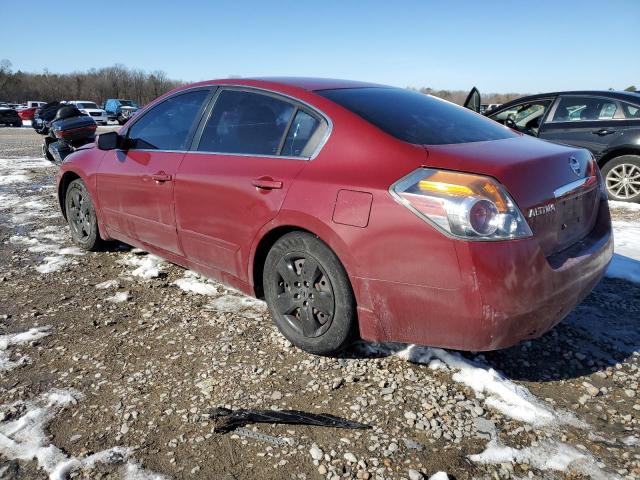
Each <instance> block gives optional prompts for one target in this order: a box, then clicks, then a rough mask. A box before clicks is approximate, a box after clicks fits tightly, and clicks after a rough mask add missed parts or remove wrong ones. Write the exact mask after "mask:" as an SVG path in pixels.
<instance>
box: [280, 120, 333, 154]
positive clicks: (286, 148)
mask: <svg viewBox="0 0 640 480" xmlns="http://www.w3.org/2000/svg"><path fill="white" fill-rule="evenodd" d="M325 130H326V124H325V122H324V121H320V120H319V119H318V118H316V117H314V116H313V115H310V114H309V113H307V112H305V111H303V110H298V111H297V112H296V116H295V117H294V118H293V121H292V122H291V125H290V126H289V130H288V131H287V137H286V138H285V141H284V144H283V145H282V150H281V152H280V155H284V156H288V157H310V156H311V155H312V154H313V152H314V151H315V149H316V148H317V146H318V143H320V140H321V139H322V136H323V135H324V132H325Z"/></svg>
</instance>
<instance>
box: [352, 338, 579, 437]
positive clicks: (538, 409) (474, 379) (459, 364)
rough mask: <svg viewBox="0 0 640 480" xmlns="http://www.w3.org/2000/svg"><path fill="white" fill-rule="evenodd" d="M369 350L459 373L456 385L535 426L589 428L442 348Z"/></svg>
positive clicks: (376, 346)
mask: <svg viewBox="0 0 640 480" xmlns="http://www.w3.org/2000/svg"><path fill="white" fill-rule="evenodd" d="M362 347H363V348H364V349H365V350H368V351H369V352H371V353H374V354H377V355H380V354H383V355H396V356H398V357H400V358H402V359H404V360H407V361H409V362H413V363H419V364H424V365H428V366H429V367H430V368H432V369H438V368H449V369H452V370H456V372H455V373H454V374H453V375H452V378H453V380H454V381H456V382H459V383H462V384H464V385H466V386H468V387H469V388H471V389H472V390H473V391H474V392H475V394H476V396H477V397H478V398H480V399H484V402H485V404H486V405H487V406H488V407H491V408H493V409H495V410H497V411H499V412H501V413H502V414H503V415H505V416H507V417H509V418H513V419H514V420H519V421H522V422H525V423H529V424H531V425H534V426H538V427H540V426H545V425H550V424H556V423H560V424H569V425H573V426H576V427H580V428H584V427H585V426H586V425H585V424H584V423H583V422H581V421H580V420H578V419H577V418H576V417H575V416H573V415H572V414H571V413H569V412H561V411H556V410H553V409H552V408H551V407H549V406H547V405H546V404H544V403H543V402H542V401H541V400H540V399H538V398H537V397H535V396H534V395H533V394H532V393H531V392H530V391H529V390H527V389H526V388H525V387H523V386H521V385H517V384H515V383H514V382H512V381H511V380H509V379H508V378H506V377H505V376H504V375H502V374H501V373H500V372H498V371H496V370H494V369H493V368H490V367H488V366H487V365H484V364H481V363H480V362H477V361H472V360H468V359H466V358H464V357H463V356H462V355H460V354H458V353H452V352H448V351H446V350H443V349H441V348H432V347H423V346H419V345H409V346H406V347H404V348H403V346H400V345H394V344H362Z"/></svg>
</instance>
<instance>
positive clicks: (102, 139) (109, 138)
mask: <svg viewBox="0 0 640 480" xmlns="http://www.w3.org/2000/svg"><path fill="white" fill-rule="evenodd" d="M122 143H123V142H122V137H121V136H120V135H118V132H105V133H101V134H100V135H98V148H99V149H100V150H115V149H116V148H119V147H120V146H121V145H122Z"/></svg>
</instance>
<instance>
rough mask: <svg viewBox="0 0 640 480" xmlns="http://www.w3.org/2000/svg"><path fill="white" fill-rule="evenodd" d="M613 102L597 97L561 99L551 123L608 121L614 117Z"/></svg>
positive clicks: (614, 107)
mask: <svg viewBox="0 0 640 480" xmlns="http://www.w3.org/2000/svg"><path fill="white" fill-rule="evenodd" d="M616 111H617V104H616V102H615V100H610V99H606V98H597V97H574V96H570V97H562V98H561V99H560V103H558V106H557V108H556V111H555V112H554V113H553V118H552V119H551V121H552V122H579V121H595V120H609V119H612V118H614V116H616Z"/></svg>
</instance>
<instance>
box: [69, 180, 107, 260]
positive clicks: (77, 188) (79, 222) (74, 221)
mask: <svg viewBox="0 0 640 480" xmlns="http://www.w3.org/2000/svg"><path fill="white" fill-rule="evenodd" d="M64 206H65V213H66V215H67V222H69V229H70V230H71V238H73V241H74V242H75V243H76V244H77V245H78V246H80V247H81V248H83V249H84V250H89V251H91V252H95V251H97V250H100V249H101V248H102V246H103V241H102V239H101V238H100V234H99V233H98V217H97V216H96V210H95V208H94V206H93V201H92V200H91V195H89V191H88V190H87V187H86V186H85V184H84V182H83V181H82V180H80V179H79V178H78V179H76V180H73V181H72V182H71V183H69V186H68V187H67V191H66V193H65V201H64Z"/></svg>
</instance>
